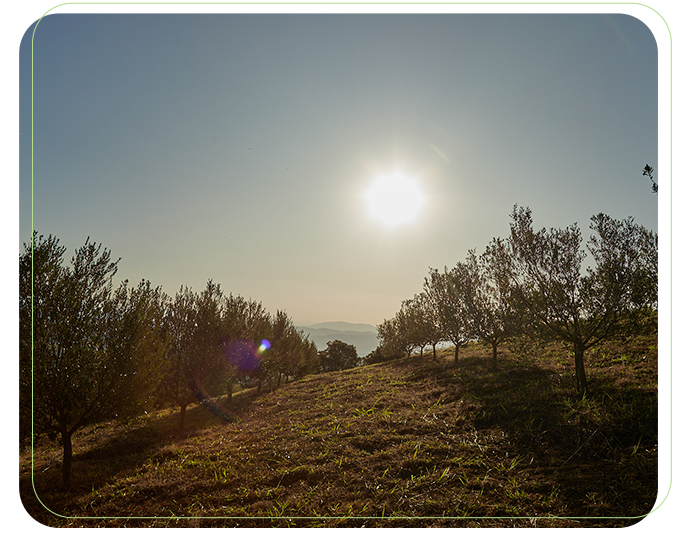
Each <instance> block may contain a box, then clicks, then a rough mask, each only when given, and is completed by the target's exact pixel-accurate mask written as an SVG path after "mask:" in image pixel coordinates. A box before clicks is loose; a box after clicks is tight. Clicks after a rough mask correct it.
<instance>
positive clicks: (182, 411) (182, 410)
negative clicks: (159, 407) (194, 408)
mask: <svg viewBox="0 0 674 540" xmlns="http://www.w3.org/2000/svg"><path fill="white" fill-rule="evenodd" d="M186 410H187V404H184V405H183V404H182V403H181V404H180V422H179V423H178V431H180V432H181V433H182V431H183V428H184V427H185V411H186Z"/></svg>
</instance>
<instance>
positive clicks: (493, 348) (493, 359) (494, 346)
mask: <svg viewBox="0 0 674 540" xmlns="http://www.w3.org/2000/svg"><path fill="white" fill-rule="evenodd" d="M497 347H498V343H497V342H496V341H492V344H491V367H492V368H494V369H496V349H497Z"/></svg>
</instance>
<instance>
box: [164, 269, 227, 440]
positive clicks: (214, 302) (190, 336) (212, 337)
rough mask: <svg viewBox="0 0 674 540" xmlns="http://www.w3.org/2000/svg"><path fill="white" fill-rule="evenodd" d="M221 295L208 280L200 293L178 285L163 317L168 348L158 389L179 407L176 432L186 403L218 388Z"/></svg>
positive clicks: (217, 286)
mask: <svg viewBox="0 0 674 540" xmlns="http://www.w3.org/2000/svg"><path fill="white" fill-rule="evenodd" d="M221 297H222V292H221V291H220V286H219V285H216V284H214V283H213V282H212V281H209V282H208V283H207V285H206V288H205V289H204V291H203V292H202V293H200V294H196V293H194V292H193V291H192V290H191V289H189V288H186V287H181V288H180V290H179V291H178V293H176V296H175V298H174V299H173V300H172V302H170V304H169V306H168V309H167V313H166V316H165V318H164V332H165V339H166V340H167V343H168V348H167V353H166V356H167V357H166V365H167V370H166V372H165V374H164V377H163V379H162V381H161V391H162V397H163V398H164V399H167V400H169V401H171V402H172V403H174V404H175V405H177V406H179V407H180V419H179V425H178V430H179V431H182V430H183V428H184V425H185V413H186V409H187V406H188V405H189V404H191V403H195V402H198V401H202V400H203V399H204V398H206V397H208V396H212V395H217V394H218V393H220V390H222V387H221V383H222V381H221V378H220V377H219V374H220V373H219V371H218V368H219V367H220V366H221V360H222V349H221V346H220V339H221V335H222V332H223V330H222V317H221V312H220V306H221Z"/></svg>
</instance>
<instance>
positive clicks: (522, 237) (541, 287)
mask: <svg viewBox="0 0 674 540" xmlns="http://www.w3.org/2000/svg"><path fill="white" fill-rule="evenodd" d="M511 218H512V220H513V221H512V223H511V225H510V231H511V234H510V238H509V240H508V245H507V257H506V259H505V260H508V261H509V268H510V270H509V277H510V281H511V285H512V287H513V290H514V291H515V294H516V297H517V300H518V301H519V302H520V303H521V305H523V306H525V307H526V309H527V312H528V313H529V315H530V316H531V317H532V318H533V320H534V321H535V322H536V324H537V325H538V326H539V327H542V328H543V329H545V330H546V331H548V332H549V333H551V334H552V335H554V336H556V337H558V338H560V339H562V340H563V341H565V342H567V343H569V344H570V345H571V346H572V347H573V353H574V364H575V374H576V387H577V390H578V391H579V392H580V393H581V394H585V393H586V392H587V390H588V384H587V377H586V374H585V364H584V352H585V351H586V350H587V349H589V348H590V347H592V346H594V345H596V344H597V343H599V342H601V341H603V340H605V339H608V338H611V337H615V336H628V335H629V334H634V333H636V332H637V331H639V328H640V327H643V326H644V325H645V324H647V323H649V322H651V321H652V317H649V315H650V314H651V313H652V310H654V309H657V235H656V234H654V233H653V232H651V231H648V230H647V229H645V228H644V227H642V226H639V225H637V224H635V223H634V220H633V219H632V218H627V219H624V220H616V219H612V218H610V217H609V216H606V215H605V214H598V215H596V216H593V217H592V219H591V224H590V228H591V230H592V231H594V233H595V234H593V235H592V236H591V238H590V241H589V242H588V244H587V247H588V249H589V251H590V253H591V254H592V256H593V258H594V261H595V265H594V266H593V267H589V268H586V269H584V268H583V266H582V265H583V261H584V259H585V257H586V254H585V252H584V251H583V250H582V249H581V244H582V236H581V231H580V229H579V228H578V226H577V224H574V225H572V226H570V227H566V228H565V229H550V230H549V231H548V230H546V229H541V230H539V231H534V229H533V219H532V217H531V210H530V209H529V208H518V207H517V206H515V208H514V210H513V213H512V214H511Z"/></svg>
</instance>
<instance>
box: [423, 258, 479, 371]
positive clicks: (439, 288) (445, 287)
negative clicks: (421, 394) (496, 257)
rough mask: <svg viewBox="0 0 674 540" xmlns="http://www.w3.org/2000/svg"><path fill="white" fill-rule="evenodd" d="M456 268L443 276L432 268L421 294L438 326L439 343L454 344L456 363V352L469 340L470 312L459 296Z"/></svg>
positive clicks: (457, 357) (457, 356)
mask: <svg viewBox="0 0 674 540" xmlns="http://www.w3.org/2000/svg"><path fill="white" fill-rule="evenodd" d="M458 272H459V271H458V270H457V269H456V268H454V269H452V271H451V272H450V271H448V270H447V267H445V271H444V273H442V274H441V273H440V272H439V271H438V270H435V269H433V268H431V269H430V272H429V275H428V277H426V278H424V292H425V293H426V295H427V296H428V299H429V301H430V304H431V309H432V310H433V314H434V317H435V320H436V321H437V323H438V325H439V330H440V332H439V333H440V336H441V340H442V341H451V342H452V343H453V344H454V359H455V361H456V362H458V361H459V348H460V347H461V346H462V345H464V344H465V343H467V342H468V341H470V339H472V337H473V336H472V335H471V331H470V325H469V312H468V308H467V306H466V303H465V301H464V300H463V298H462V296H461V294H460V293H459V284H460V281H459V276H458Z"/></svg>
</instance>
